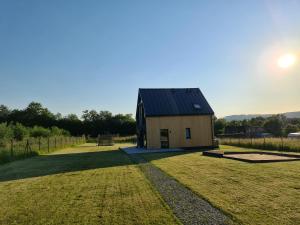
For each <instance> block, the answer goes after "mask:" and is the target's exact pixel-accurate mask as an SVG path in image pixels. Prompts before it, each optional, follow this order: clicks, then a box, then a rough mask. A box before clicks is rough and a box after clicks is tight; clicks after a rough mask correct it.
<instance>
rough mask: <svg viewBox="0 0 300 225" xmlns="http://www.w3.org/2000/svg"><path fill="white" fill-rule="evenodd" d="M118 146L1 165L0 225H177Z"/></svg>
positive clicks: (92, 147) (81, 149) (72, 150)
mask: <svg viewBox="0 0 300 225" xmlns="http://www.w3.org/2000/svg"><path fill="white" fill-rule="evenodd" d="M118 147H119V146H115V147H95V145H94V144H85V145H83V146H81V147H76V148H69V149H65V150H62V151H59V152H56V153H54V154H50V155H43V156H38V157H34V158H30V159H26V160H21V161H16V162H12V163H9V164H6V165H2V166H0V203H1V204H0V224H7V225H8V224H18V225H20V224H26V225H30V224H34V225H38V224H41V225H46V224H59V225H63V224H86V225H93V224H101V225H103V224H104V225H105V224H107V225H110V224H153V225H154V224H178V222H177V220H176V219H175V217H174V216H173V214H172V212H171V211H170V210H169V208H168V207H166V206H165V205H164V203H163V201H162V200H161V198H160V197H159V195H158V194H157V193H156V192H155V191H154V190H153V189H152V186H151V185H150V183H149V182H148V181H147V180H146V178H145V177H144V176H143V174H142V173H141V172H140V170H139V168H138V167H137V166H136V165H134V164H132V162H131V161H130V160H129V158H128V157H127V156H126V155H125V154H124V153H123V152H121V151H118V150H115V149H117V148H118Z"/></svg>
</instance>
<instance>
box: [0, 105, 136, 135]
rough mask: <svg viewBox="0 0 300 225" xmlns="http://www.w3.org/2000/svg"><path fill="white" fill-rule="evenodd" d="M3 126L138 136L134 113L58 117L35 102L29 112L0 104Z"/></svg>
mask: <svg viewBox="0 0 300 225" xmlns="http://www.w3.org/2000/svg"><path fill="white" fill-rule="evenodd" d="M0 123H5V124H6V126H24V127H29V128H31V129H34V127H36V128H35V129H42V128H47V129H50V131H51V129H53V127H56V128H58V129H62V130H65V131H66V132H68V133H69V134H70V135H72V136H81V135H87V136H88V135H89V136H92V137H96V136H97V135H98V134H120V135H132V134H135V131H136V127H135V120H134V119H133V118H132V115H131V114H116V115H113V114H112V113H111V112H109V111H100V112H97V111H96V110H85V111H83V114H82V116H81V118H79V117H78V116H77V115H76V114H68V115H66V116H62V114H61V113H57V114H54V113H52V112H51V111H50V110H49V109H47V108H46V107H43V106H42V104H41V103H38V102H31V103H30V104H29V105H28V106H27V107H26V108H25V109H10V108H8V107H7V106H5V105H0Z"/></svg>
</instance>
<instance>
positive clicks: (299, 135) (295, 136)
mask: <svg viewBox="0 0 300 225" xmlns="http://www.w3.org/2000/svg"><path fill="white" fill-rule="evenodd" d="M288 138H297V139H298V138H299V139H300V132H296V133H289V134H288Z"/></svg>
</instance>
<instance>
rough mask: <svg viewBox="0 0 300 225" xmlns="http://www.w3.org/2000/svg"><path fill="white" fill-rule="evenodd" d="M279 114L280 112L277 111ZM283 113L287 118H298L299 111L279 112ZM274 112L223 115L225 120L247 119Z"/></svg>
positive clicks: (268, 115) (299, 115)
mask: <svg viewBox="0 0 300 225" xmlns="http://www.w3.org/2000/svg"><path fill="white" fill-rule="evenodd" d="M279 114H280V113H279ZM281 114H283V115H285V116H286V117H287V118H300V111H297V112H286V113H281ZM272 115H275V114H247V115H245V114H242V115H231V116H225V117H224V119H225V120H226V121H232V120H249V119H252V118H255V117H259V116H261V117H265V118H266V117H270V116H272Z"/></svg>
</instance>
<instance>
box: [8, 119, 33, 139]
mask: <svg viewBox="0 0 300 225" xmlns="http://www.w3.org/2000/svg"><path fill="white" fill-rule="evenodd" d="M11 128H12V131H13V138H14V139H16V140H18V141H22V140H23V139H24V138H25V137H28V136H29V129H28V128H26V127H24V126H23V125H22V124H20V123H16V125H11Z"/></svg>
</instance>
